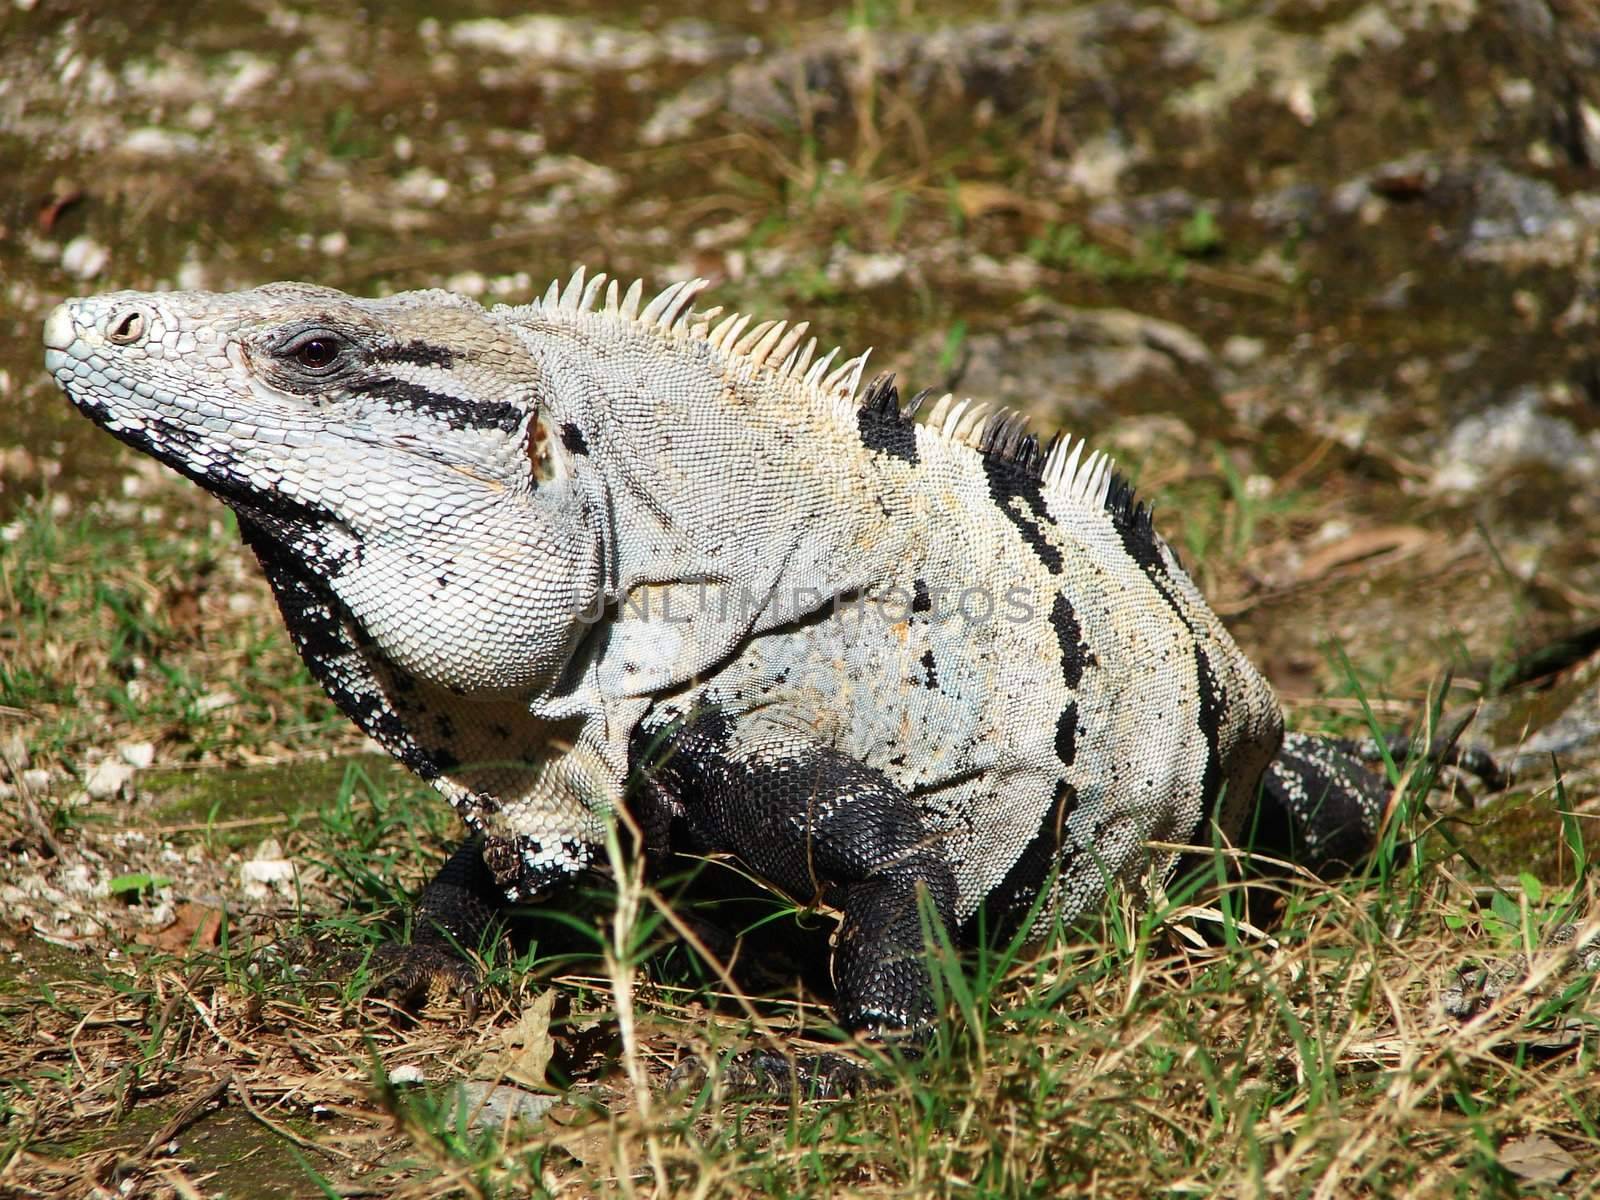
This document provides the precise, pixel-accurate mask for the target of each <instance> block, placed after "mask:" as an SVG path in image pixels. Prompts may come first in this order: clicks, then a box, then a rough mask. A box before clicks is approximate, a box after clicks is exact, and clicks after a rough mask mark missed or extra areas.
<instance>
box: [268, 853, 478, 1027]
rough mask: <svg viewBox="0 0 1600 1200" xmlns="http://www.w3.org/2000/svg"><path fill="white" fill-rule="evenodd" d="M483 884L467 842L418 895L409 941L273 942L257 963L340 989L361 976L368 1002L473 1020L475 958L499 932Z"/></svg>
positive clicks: (296, 940)
mask: <svg viewBox="0 0 1600 1200" xmlns="http://www.w3.org/2000/svg"><path fill="white" fill-rule="evenodd" d="M487 878H488V873H487V871H486V870H485V868H484V866H483V859H482V855H481V853H480V851H479V846H478V844H477V843H476V842H474V841H468V842H466V843H464V844H463V845H462V846H460V847H459V848H458V849H457V850H456V852H455V853H454V854H453V855H451V856H450V859H449V861H448V862H446V863H445V865H444V866H443V867H442V868H441V869H440V871H439V873H438V874H437V875H436V876H434V878H433V879H432V880H430V881H429V882H428V884H427V885H426V886H425V887H424V888H423V889H422V891H421V893H420V894H419V895H418V896H417V904H416V909H415V912H414V914H413V919H412V938H411V941H409V942H399V941H392V942H385V943H382V944H380V945H379V946H377V947H376V948H364V947H357V946H349V945H342V944H339V943H337V942H334V941H332V940H330V939H327V938H315V937H310V938H293V939H289V940H286V941H281V942H277V943H275V944H274V945H273V946H271V947H269V948H268V949H267V950H266V951H264V952H263V953H262V954H261V955H259V956H258V958H257V962H258V964H260V965H261V966H263V967H270V966H272V965H274V964H277V965H281V966H282V967H284V968H286V969H288V970H289V971H290V972H292V973H293V974H294V976H295V977H296V978H298V979H301V980H302V981H310V980H313V979H316V980H321V981H326V982H330V983H335V984H340V985H342V984H345V983H347V982H348V981H349V980H350V979H352V978H354V977H355V976H356V975H357V974H358V973H359V972H361V971H363V970H364V971H366V972H367V974H368V976H369V980H370V981H369V983H368V984H367V987H366V989H365V991H366V994H367V995H369V996H377V997H381V998H383V999H386V1000H389V1001H391V1002H393V1003H394V1004H395V1005H397V1006H398V1007H399V1008H402V1009H404V1010H406V1011H408V1012H413V1013H414V1012H417V1011H419V1010H420V1009H421V1008H423V1007H424V1006H429V1005H437V1004H441V1003H444V1002H445V1001H447V1000H450V999H456V1000H459V1001H460V1003H461V1004H462V1006H463V1007H464V1008H465V1009H466V1015H467V1020H468V1021H471V1020H472V1019H473V1018H475V1017H476V1016H477V1013H478V1008H479V1005H480V1003H481V1000H482V995H481V989H482V984H483V976H482V972H481V970H480V969H479V967H478V964H477V963H476V962H475V961H474V960H473V958H472V952H473V951H474V950H478V949H479V948H480V947H490V946H492V945H493V944H494V943H495V941H496V940H498V937H499V934H500V930H499V928H498V926H499V920H500V917H499V907H498V897H497V895H496V893H495V891H494V889H493V887H492V885H490V884H489V883H486V880H487Z"/></svg>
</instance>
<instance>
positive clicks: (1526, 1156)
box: [1500, 1133, 1578, 1184]
mask: <svg viewBox="0 0 1600 1200" xmlns="http://www.w3.org/2000/svg"><path fill="white" fill-rule="evenodd" d="M1500 1165H1501V1166H1502V1167H1504V1168H1505V1169H1506V1170H1508V1171H1510V1172H1511V1173H1512V1174H1513V1175H1515V1176H1516V1177H1517V1178H1518V1179H1523V1180H1526V1181H1527V1182H1528V1183H1551V1184H1555V1183H1560V1182H1561V1181H1562V1180H1563V1179H1565V1178H1566V1177H1567V1176H1568V1175H1571V1174H1572V1172H1573V1171H1575V1170H1577V1169H1578V1160H1577V1159H1575V1158H1573V1157H1572V1155H1571V1154H1569V1153H1567V1151H1565V1150H1564V1149H1562V1147H1561V1144H1560V1143H1559V1142H1557V1141H1556V1140H1555V1139H1554V1138H1547V1137H1545V1136H1544V1134H1542V1133H1534V1134H1530V1135H1528V1136H1527V1137H1521V1138H1516V1139H1514V1140H1512V1141H1509V1142H1507V1143H1506V1144H1505V1145H1503V1146H1501V1147H1500Z"/></svg>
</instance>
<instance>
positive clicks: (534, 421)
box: [524, 413, 568, 488]
mask: <svg viewBox="0 0 1600 1200" xmlns="http://www.w3.org/2000/svg"><path fill="white" fill-rule="evenodd" d="M524 450H525V451H526V453H527V456H528V468H529V474H530V478H531V479H532V481H533V486H534V487H535V488H540V487H543V486H544V485H545V484H548V483H554V482H555V481H556V480H559V479H565V478H566V477H567V474H568V471H567V463H566V460H565V455H564V454H563V452H562V447H561V444H560V442H559V441H558V440H557V439H556V437H555V433H554V431H553V430H552V429H551V428H550V425H549V423H548V422H546V421H545V420H544V419H543V418H542V417H541V416H540V415H539V414H538V413H535V414H534V415H533V416H532V417H530V418H529V419H528V437H527V443H526V445H525V446H524Z"/></svg>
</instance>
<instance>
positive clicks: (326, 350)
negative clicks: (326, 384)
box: [279, 329, 345, 374]
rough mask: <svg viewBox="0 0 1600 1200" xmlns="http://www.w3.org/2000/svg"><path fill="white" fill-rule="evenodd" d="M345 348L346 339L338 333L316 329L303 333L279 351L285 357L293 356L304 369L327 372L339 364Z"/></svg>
mask: <svg viewBox="0 0 1600 1200" xmlns="http://www.w3.org/2000/svg"><path fill="white" fill-rule="evenodd" d="M344 350H345V345H344V339H343V338H341V337H340V336H339V335H338V334H336V333H333V332H331V331H329V330H326V329H315V330H312V331H310V332H308V333H304V334H301V335H300V336H299V337H297V338H295V339H294V340H293V341H291V342H290V343H288V345H286V346H284V347H283V349H282V350H280V351H279V353H280V354H282V355H283V356H284V357H285V358H292V359H293V360H294V361H295V362H296V363H297V364H299V366H300V368H301V369H302V370H305V371H312V372H315V373H317V374H325V373H326V372H328V371H330V370H331V369H332V368H334V367H335V366H337V365H339V361H340V359H341V358H342V357H343V356H344Z"/></svg>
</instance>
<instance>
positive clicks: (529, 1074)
mask: <svg viewBox="0 0 1600 1200" xmlns="http://www.w3.org/2000/svg"><path fill="white" fill-rule="evenodd" d="M555 1002H556V994H555V991H554V990H553V989H551V990H548V991H546V992H544V993H543V994H542V995H541V996H540V997H539V998H538V999H537V1000H535V1001H534V1002H533V1003H532V1004H530V1005H528V1006H527V1007H526V1008H524V1009H523V1010H522V1016H521V1017H520V1018H518V1020H517V1023H516V1024H515V1025H513V1026H512V1027H511V1028H510V1029H508V1030H506V1032H505V1033H504V1034H503V1035H502V1036H501V1039H500V1049H499V1051H498V1052H497V1053H494V1054H490V1055H487V1056H486V1057H485V1058H484V1060H483V1065H482V1067H481V1068H480V1069H479V1070H478V1071H476V1072H474V1074H476V1075H478V1076H479V1077H480V1078H482V1079H485V1080H489V1081H491V1082H492V1081H494V1080H497V1079H504V1080H505V1081H506V1082H508V1083H514V1084H517V1085H518V1086H520V1087H531V1088H545V1087H548V1086H549V1085H548V1084H546V1083H545V1079H544V1072H545V1068H546V1067H548V1066H549V1065H550V1059H551V1057H552V1056H553V1055H554V1054H555V1048H556V1045H555V1040H554V1039H553V1038H552V1037H551V1036H550V1010H551V1008H552V1006H554V1004H555Z"/></svg>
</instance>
